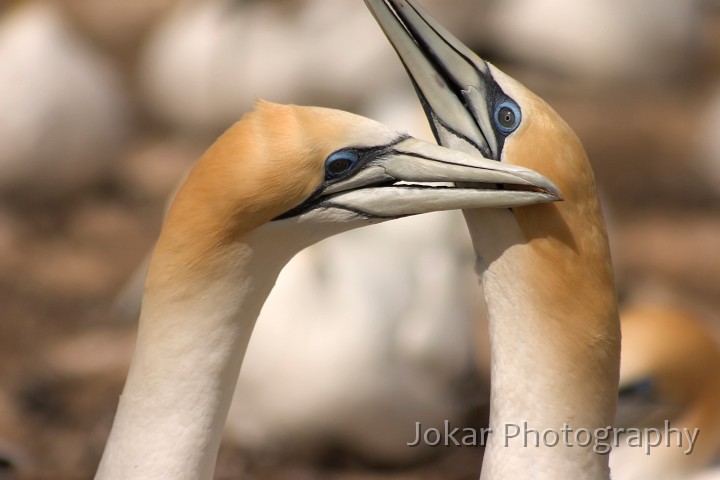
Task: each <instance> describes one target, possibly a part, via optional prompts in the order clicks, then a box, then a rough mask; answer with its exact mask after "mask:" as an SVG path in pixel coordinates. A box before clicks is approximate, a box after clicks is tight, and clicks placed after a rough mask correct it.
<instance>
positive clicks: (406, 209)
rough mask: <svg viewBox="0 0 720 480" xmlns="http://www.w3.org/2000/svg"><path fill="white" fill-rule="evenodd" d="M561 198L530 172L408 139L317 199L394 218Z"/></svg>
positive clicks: (325, 205)
mask: <svg viewBox="0 0 720 480" xmlns="http://www.w3.org/2000/svg"><path fill="white" fill-rule="evenodd" d="M454 182H461V183H462V187H457V186H454ZM498 185H500V186H501V187H502V189H497V186H498ZM559 198H560V193H559V191H558V189H557V187H555V185H553V183H552V182H551V181H550V180H548V179H547V178H545V177H543V176H542V175H540V174H539V173H536V172H534V171H532V170H529V169H526V168H523V167H519V166H516V165H509V164H505V163H501V162H496V161H494V160H489V159H485V158H481V157H478V156H476V155H468V154H465V153H462V152H459V151H456V150H450V149H447V148H444V147H440V146H437V145H434V144H432V143H429V142H424V141H422V140H417V139H415V138H412V137H406V138H404V139H402V140H401V141H399V142H397V143H395V144H394V145H392V147H390V148H389V149H387V150H386V151H385V152H383V153H382V154H380V155H378V156H377V157H376V158H373V159H372V160H370V161H368V162H367V163H366V164H365V165H363V166H362V168H361V169H359V170H358V171H357V172H356V173H355V174H354V175H353V176H352V177H350V178H348V179H346V180H343V181H341V182H337V183H334V184H332V185H330V186H328V187H327V188H325V189H324V190H322V191H321V192H320V195H319V198H316V199H315V202H316V205H317V206H318V207H322V208H339V209H344V210H349V211H352V212H356V213H358V214H360V215H362V216H365V217H368V218H373V217H375V218H397V217H402V216H407V215H416V214H420V213H427V212H433V211H439V210H455V209H465V208H490V207H493V208H509V207H518V206H522V205H530V204H535V203H545V202H552V201H556V200H558V199H559Z"/></svg>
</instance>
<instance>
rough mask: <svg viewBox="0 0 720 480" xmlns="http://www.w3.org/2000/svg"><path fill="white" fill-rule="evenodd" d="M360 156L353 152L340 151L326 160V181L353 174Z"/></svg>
mask: <svg viewBox="0 0 720 480" xmlns="http://www.w3.org/2000/svg"><path fill="white" fill-rule="evenodd" d="M358 159H359V156H358V154H357V152H354V151H352V150H339V151H337V152H335V153H333V154H332V155H330V156H329V157H328V158H327V159H326V160H325V179H326V180H333V179H336V178H340V177H342V176H344V175H346V174H347V173H349V172H351V171H352V170H353V168H354V167H355V165H357V162H358Z"/></svg>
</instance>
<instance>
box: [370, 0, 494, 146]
mask: <svg viewBox="0 0 720 480" xmlns="http://www.w3.org/2000/svg"><path fill="white" fill-rule="evenodd" d="M365 3H366V5H367V6H368V8H369V9H370V11H371V12H372V13H373V15H374V16H375V19H376V20H377V21H378V23H379V24H380V27H381V28H382V29H383V31H384V32H385V35H386V36H387V37H388V39H389V40H390V43H391V44H392V46H393V47H394V48H395V50H396V51H397V53H398V55H399V56H400V59H401V60H402V62H403V64H404V65H405V69H406V70H407V72H408V74H409V75H410V78H411V79H412V81H413V84H414V86H415V90H416V91H417V94H418V97H419V98H420V101H421V102H422V105H423V108H424V109H425V114H426V115H427V117H428V120H429V121H430V124H431V126H432V128H433V133H434V134H435V138H436V139H437V140H438V142H439V143H440V144H441V145H445V146H448V147H451V148H461V145H460V144H459V142H460V143H465V144H470V145H471V146H472V147H473V149H474V150H477V151H479V152H481V153H482V155H483V156H484V157H486V158H493V159H495V160H498V159H499V158H500V149H501V145H500V140H499V139H498V138H497V136H496V135H495V132H494V129H493V126H492V122H491V118H492V114H493V113H492V108H493V106H492V105H491V103H492V102H491V99H493V98H494V95H495V94H496V93H497V90H498V89H499V87H498V86H497V84H496V83H495V81H494V79H493V78H492V74H491V72H490V70H489V68H488V65H487V64H486V63H485V61H484V60H482V59H481V58H480V57H478V56H477V55H475V53H473V52H472V51H471V50H470V49H469V48H467V47H466V46H465V45H463V44H462V42H460V41H459V40H458V39H457V38H455V37H454V36H453V35H452V34H451V33H450V32H448V31H447V30H446V29H445V28H443V27H442V25H440V24H439V23H437V22H436V21H435V20H434V19H432V18H431V17H430V16H429V15H428V14H427V13H426V12H424V11H423V10H422V9H421V8H420V7H419V6H418V5H417V4H416V3H415V2H413V1H411V0H365ZM464 150H466V151H467V149H466V148H465V149H464Z"/></svg>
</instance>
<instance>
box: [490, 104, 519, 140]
mask: <svg viewBox="0 0 720 480" xmlns="http://www.w3.org/2000/svg"><path fill="white" fill-rule="evenodd" d="M493 119H494V120H495V126H496V127H497V129H498V130H499V131H500V132H501V133H503V134H505V135H509V134H511V133H512V132H514V131H515V130H517V128H518V127H519V126H520V122H521V121H522V113H521V112H520V107H519V106H518V104H517V103H515V102H513V101H512V100H505V101H503V102H500V103H498V105H497V107H495V115H494V116H493Z"/></svg>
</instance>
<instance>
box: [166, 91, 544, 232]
mask: <svg viewBox="0 0 720 480" xmlns="http://www.w3.org/2000/svg"><path fill="white" fill-rule="evenodd" d="M448 182H464V185H465V186H464V187H463V188H459V187H454V186H453V185H452V184H449V183H448ZM498 183H499V184H502V185H506V186H507V187H508V190H505V191H503V190H496V189H494V188H491V187H489V185H494V184H498ZM556 199H557V190H556V188H555V187H554V186H553V184H552V183H551V182H549V181H548V180H547V179H545V178H544V177H542V176H540V175H537V174H536V173H535V172H532V171H530V170H528V169H525V168H522V167H516V166H513V165H503V164H500V163H498V162H492V161H488V160H483V159H482V158H474V157H473V156H471V155H467V154H464V153H461V152H455V151H452V150H448V149H445V148H442V147H438V146H437V145H433V144H430V143H427V142H423V141H420V140H417V139H414V138H412V137H409V136H408V135H405V134H402V133H398V132H395V131H393V130H391V129H388V128H387V127H385V126H383V125H381V124H379V123H377V122H374V121H372V120H369V119H366V118H363V117H360V116H357V115H353V114H350V113H346V112H341V111H337V110H330V109H324V108H317V107H298V106H289V105H277V104H272V103H268V102H259V103H258V105H257V107H256V109H255V111H253V112H251V113H249V114H247V115H245V116H244V117H243V118H242V119H241V120H240V121H239V122H237V123H236V124H235V125H233V126H232V127H231V128H230V129H228V130H227V131H226V132H225V133H224V134H223V135H222V136H221V137H220V138H219V139H218V140H217V141H216V142H215V143H214V144H213V145H212V146H211V147H210V148H209V149H208V151H207V152H206V153H205V154H204V155H203V157H202V158H201V159H200V160H199V161H198V163H197V164H196V165H195V167H194V168H193V170H192V171H191V173H190V174H189V175H188V178H187V180H186V182H185V184H184V185H183V186H182V187H181V188H180V190H179V192H178V194H177V196H176V198H175V200H174V202H173V205H172V206H171V208H170V210H169V212H168V217H167V218H168V220H167V221H168V222H173V224H174V225H175V226H177V227H178V229H179V230H182V229H183V225H187V226H188V228H192V229H200V230H202V231H204V232H207V233H206V234H207V235H212V236H214V237H216V238H217V239H218V240H221V239H224V240H229V239H232V238H237V237H239V236H241V235H243V234H245V233H248V232H250V231H252V230H254V229H256V228H258V227H260V226H263V225H272V228H273V229H274V230H275V231H276V230H277V229H279V228H290V227H291V226H293V228H297V226H298V225H302V226H305V227H307V225H308V224H314V225H315V226H314V227H312V229H314V231H322V232H324V230H323V227H321V225H322V226H325V227H327V228H331V227H330V225H334V227H332V228H334V229H335V230H344V229H349V228H353V227H354V226H359V225H363V224H368V223H375V222H380V221H383V220H388V219H393V218H398V217H403V216H407V215H415V214H419V213H425V212H430V211H437V210H450V209H457V208H480V207H509V206H517V205H526V204H531V203H537V202H546V201H553V200H556ZM175 220H177V221H175ZM210 223H212V226H211V225H210ZM340 224H343V226H342V227H339V226H338V225H340ZM306 230H307V228H306Z"/></svg>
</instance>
